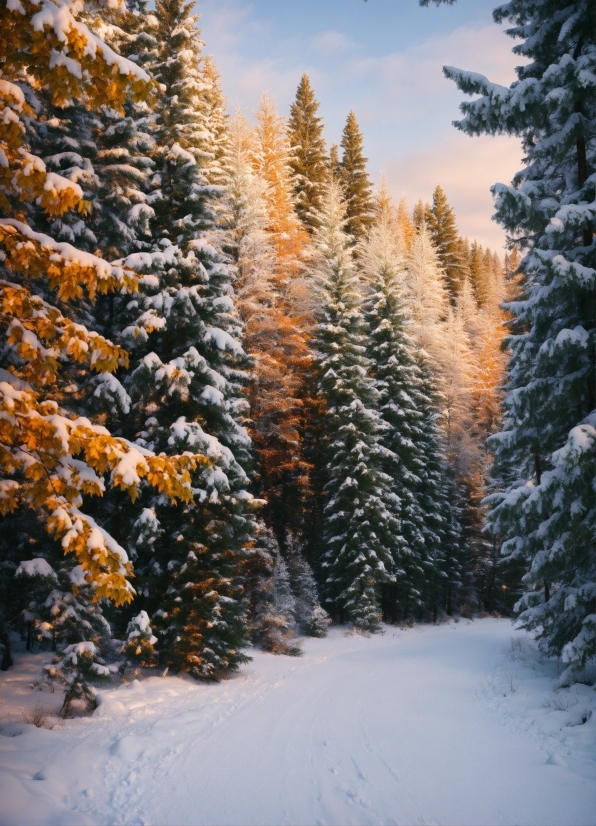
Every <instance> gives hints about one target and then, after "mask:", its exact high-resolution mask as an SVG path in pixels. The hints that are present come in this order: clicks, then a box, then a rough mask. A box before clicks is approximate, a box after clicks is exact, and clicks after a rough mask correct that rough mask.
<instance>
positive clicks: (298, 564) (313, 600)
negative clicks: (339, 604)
mask: <svg viewBox="0 0 596 826" xmlns="http://www.w3.org/2000/svg"><path fill="white" fill-rule="evenodd" d="M285 545H286V554H285V562H286V566H287V569H288V574H289V577H290V583H291V586H292V591H293V594H294V597H295V606H294V615H295V617H296V623H297V625H298V629H299V631H300V633H301V634H305V635H306V636H309V637H325V636H327V629H328V628H329V625H330V624H331V620H330V619H329V615H328V614H327V612H326V611H325V609H324V608H322V607H321V604H320V602H319V593H318V589H317V583H316V581H315V577H314V574H313V571H312V568H311V567H310V565H309V564H308V561H307V560H306V558H305V556H304V554H303V551H302V548H301V547H300V543H299V542H298V540H297V539H296V537H295V536H293V535H292V534H289V535H288V536H287V537H286V543H285Z"/></svg>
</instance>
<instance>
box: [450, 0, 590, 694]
mask: <svg viewBox="0 0 596 826" xmlns="http://www.w3.org/2000/svg"><path fill="white" fill-rule="evenodd" d="M494 17H495V21H496V22H498V23H500V22H502V21H503V20H507V21H509V22H510V23H511V24H512V26H511V28H510V29H509V31H508V34H510V35H511V36H514V37H516V38H519V39H520V41H521V42H520V43H518V44H517V45H516V46H515V47H514V52H515V53H517V54H519V55H522V56H523V57H524V58H528V59H529V61H530V62H529V63H527V64H526V65H524V66H521V67H518V68H517V70H516V71H517V78H518V79H517V80H516V81H515V82H514V83H512V84H511V86H510V87H509V88H507V87H503V86H498V85H496V84H493V83H490V82H489V81H488V80H487V79H486V78H484V77H482V76H479V75H477V74H473V73H467V72H464V71H461V70H458V69H454V68H446V69H445V73H446V74H447V76H448V77H450V78H452V79H453V80H455V81H456V83H457V84H458V86H459V88H460V89H461V90H462V91H464V92H466V93H469V94H480V95H481V97H480V99H478V100H476V101H473V102H471V103H464V104H462V111H463V113H464V118H463V120H462V121H460V122H459V123H458V124H457V125H458V127H459V128H460V129H461V130H462V131H464V132H467V133H468V134H470V135H475V134H480V133H484V132H488V133H489V134H495V133H498V132H505V133H508V134H513V135H516V136H519V137H521V138H522V140H523V145H524V150H525V154H526V156H527V164H526V165H525V167H524V169H523V170H522V171H520V172H518V173H517V175H516V176H515V178H514V180H513V183H512V185H511V186H505V185H503V184H497V185H495V186H494V187H493V193H494V194H495V196H496V204H497V218H498V220H499V222H500V223H501V224H502V226H504V227H505V229H506V230H507V231H508V233H509V234H510V236H511V237H512V238H513V239H518V240H519V243H520V245H521V246H523V247H525V248H526V249H527V252H526V255H525V257H524V259H523V260H522V263H521V271H522V280H521V283H520V285H519V290H520V294H519V296H518V299H517V300H516V301H515V302H513V303H511V304H510V305H509V310H510V312H511V313H512V315H513V326H512V335H511V336H510V337H509V339H508V341H507V344H508V346H509V348H510V350H511V359H510V362H509V366H508V375H507V386H506V398H505V418H504V421H505V426H504V429H503V430H502V432H501V433H500V434H498V435H497V436H494V437H493V438H492V440H491V443H492V445H493V448H494V449H495V450H496V454H497V457H496V458H497V468H498V470H499V471H500V473H501V479H503V480H504V481H505V482H506V485H505V489H504V490H503V492H502V493H500V494H495V495H493V496H492V497H491V498H490V503H491V505H492V512H491V517H490V518H491V525H492V527H493V530H495V531H497V532H499V533H500V534H501V535H502V536H503V537H504V538H505V543H504V546H503V549H504V551H505V553H506V554H508V555H509V558H510V559H512V560H514V561H516V562H518V563H520V562H521V563H523V564H525V565H526V566H527V569H528V570H527V573H526V575H525V578H524V580H525V588H526V593H525V595H524V596H523V597H522V599H521V600H520V602H519V605H518V610H519V611H520V618H519V621H520V622H521V624H522V625H523V626H524V627H526V628H529V629H535V630H536V632H537V637H538V640H539V643H540V645H541V646H542V648H543V649H544V650H545V651H547V652H548V653H551V654H557V655H560V656H562V658H563V660H564V661H565V662H566V663H568V665H569V671H568V678H572V676H573V674H576V675H577V673H578V671H579V670H580V669H581V667H582V666H583V665H584V664H585V662H586V660H587V659H588V658H589V657H592V656H594V654H596V554H595V551H594V536H595V534H596V507H595V500H594V487H593V482H594V478H595V475H596V467H595V463H594V455H595V451H594V448H595V446H596V410H595V407H596V402H595V391H594V373H595V369H594V368H595V365H594V352H595V344H596V341H595V335H596V323H595V310H596V308H595V295H596V293H595V283H596V249H595V245H594V209H593V203H594V197H595V191H594V175H593V171H594V169H595V164H596V154H595V147H594V143H593V140H591V137H590V136H591V135H592V133H593V128H592V125H593V123H594V120H595V118H596V94H595V92H596V86H595V82H594V76H595V75H594V69H595V67H596V36H595V32H596V9H595V7H594V4H593V3H592V2H589V0H579V2H577V3H574V4H568V3H565V2H563V0H540V2H529V0H519V1H518V2H511V3H507V4H505V5H503V6H501V7H499V8H497V9H496V10H495V12H494Z"/></svg>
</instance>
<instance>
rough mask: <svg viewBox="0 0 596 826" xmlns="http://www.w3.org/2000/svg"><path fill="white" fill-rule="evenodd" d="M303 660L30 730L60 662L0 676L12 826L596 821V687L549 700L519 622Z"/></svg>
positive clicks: (394, 636)
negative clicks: (48, 675) (43, 673)
mask: <svg viewBox="0 0 596 826" xmlns="http://www.w3.org/2000/svg"><path fill="white" fill-rule="evenodd" d="M304 651H305V653H304V656H303V657H300V658H288V657H275V656H272V655H271V654H263V653H261V652H253V656H254V660H253V662H252V663H251V664H250V665H248V666H246V667H245V668H243V669H242V671H241V672H240V673H239V674H238V675H236V676H235V677H233V678H232V679H230V680H227V681H225V682H223V683H220V684H219V685H198V684H196V683H193V682H190V681H187V680H184V679H177V678H166V679H161V678H159V677H152V678H150V679H147V680H145V681H144V682H141V683H139V682H134V683H129V684H124V685H121V686H120V687H119V688H117V689H113V690H109V691H105V692H104V693H103V694H102V696H101V699H102V702H101V705H100V706H99V708H98V709H97V711H96V712H95V713H94V715H93V717H90V718H82V719H76V720H69V721H66V722H65V723H60V724H59V727H56V728H54V729H52V730H48V729H45V728H36V727H35V726H33V725H31V724H25V723H23V722H21V720H22V711H23V708H25V707H26V708H28V709H29V710H30V709H31V708H32V707H33V706H35V704H36V703H39V702H41V703H43V704H46V705H50V706H53V708H54V709H56V708H57V707H58V706H59V703H60V698H59V696H58V695H57V694H56V695H53V694H49V693H47V692H42V693H40V692H32V691H30V689H29V687H28V686H29V683H30V682H31V680H32V679H33V678H34V677H35V676H37V673H38V671H39V669H40V666H41V664H42V662H45V661H47V659H48V655H47V654H46V655H43V654H42V655H39V654H38V655H21V656H20V657H19V658H18V662H17V665H16V667H15V668H13V669H11V670H10V671H8V672H7V673H3V674H2V675H1V676H0V721H1V724H2V725H3V730H2V731H1V732H0V823H1V824H6V826H19V824H27V826H30V824H93V823H97V824H112V823H115V824H116V823H117V824H142V823H146V824H397V823H399V824H508V823H511V824H543V825H546V824H596V714H594V716H593V717H590V713H591V710H593V709H596V691H595V689H594V688H592V687H587V686H583V685H578V686H574V687H573V688H571V689H563V690H561V691H557V692H553V686H554V678H556V673H557V668H556V663H552V662H540V661H539V658H538V657H537V654H536V651H535V649H534V647H533V645H532V643H531V641H530V640H529V638H528V637H527V636H526V635H525V634H523V633H518V632H514V631H513V630H512V627H511V624H510V623H509V622H508V621H507V620H495V619H484V620H477V621H475V622H473V623H472V622H468V621H466V620H462V621H461V622H459V623H453V622H452V623H450V624H448V625H442V626H438V627H432V626H425V627H418V628H414V629H411V630H403V631H402V630H397V629H394V628H387V629H386V632H385V634H384V635H382V636H381V635H379V636H375V637H369V638H366V637H362V636H359V635H346V634H345V631H344V630H342V629H333V630H332V633H331V635H330V636H329V637H328V638H327V639H323V640H318V639H309V640H307V641H306V642H305V645H304ZM11 720H12V721H11ZM584 720H585V722H583V721H584ZM48 722H49V724H51V723H52V722H57V721H56V720H53V721H52V720H51V718H50V720H49V721H48ZM1 735H4V736H1Z"/></svg>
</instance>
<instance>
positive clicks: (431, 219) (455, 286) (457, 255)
mask: <svg viewBox="0 0 596 826" xmlns="http://www.w3.org/2000/svg"><path fill="white" fill-rule="evenodd" d="M427 222H428V230H429V232H430V235H431V238H432V240H433V243H434V245H435V247H436V249H437V253H438V256H439V261H440V262H441V267H442V268H443V273H444V278H445V284H446V286H447V289H448V291H449V296H450V298H451V301H452V303H455V298H456V296H457V294H458V293H459V291H460V289H461V285H462V283H463V279H464V277H465V262H464V261H463V260H462V257H461V250H460V244H459V234H458V231H457V224H456V222H455V214H454V212H453V209H452V207H451V206H450V205H449V202H448V201H447V196H446V195H445V192H444V191H443V189H442V188H441V187H440V186H437V187H436V188H435V191H434V192H433V203H432V207H431V209H430V211H429V213H428V216H427Z"/></svg>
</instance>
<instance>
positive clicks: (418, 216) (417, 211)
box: [412, 199, 430, 232]
mask: <svg viewBox="0 0 596 826" xmlns="http://www.w3.org/2000/svg"><path fill="white" fill-rule="evenodd" d="M429 221H430V204H429V203H425V202H424V201H423V200H422V199H420V200H419V201H417V202H416V203H415V204H414V209H413V211H412V223H413V224H414V228H415V229H416V232H418V231H419V229H420V227H421V226H422V225H423V224H424V225H425V227H427V228H428V223H429Z"/></svg>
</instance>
